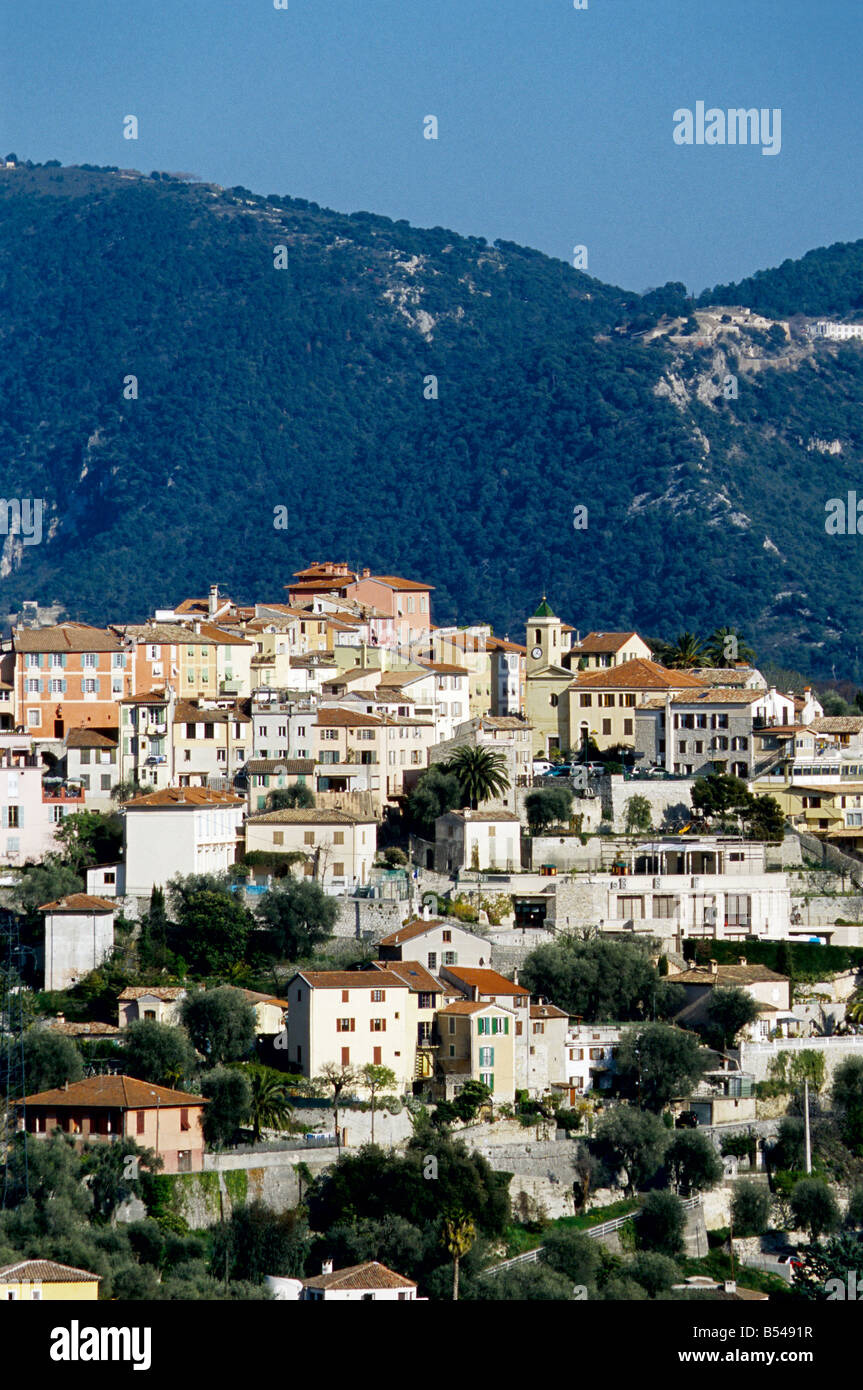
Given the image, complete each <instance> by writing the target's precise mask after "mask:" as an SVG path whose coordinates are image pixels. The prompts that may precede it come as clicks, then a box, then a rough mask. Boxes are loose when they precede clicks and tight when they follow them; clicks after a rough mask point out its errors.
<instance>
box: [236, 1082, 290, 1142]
mask: <svg viewBox="0 0 863 1390" xmlns="http://www.w3.org/2000/svg"><path fill="white" fill-rule="evenodd" d="M246 1075H247V1076H248V1078H249V1080H250V1081H251V1083H252V1105H251V1109H250V1111H249V1113H250V1115H251V1117H252V1129H253V1138H254V1140H255V1142H256V1143H257V1141H258V1140H259V1139H260V1137H261V1130H262V1129H284V1127H285V1125H286V1124H287V1123H288V1121H289V1120H290V1118H291V1116H292V1115H293V1113H294V1110H293V1106H292V1105H291V1103H290V1101H289V1100H288V1088H287V1086H286V1085H285V1082H284V1080H283V1078H282V1077H281V1076H280V1074H279V1073H278V1072H277V1071H274V1070H273V1068H272V1067H249V1068H248V1070H247V1072H246Z"/></svg>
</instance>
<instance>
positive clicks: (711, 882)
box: [555, 836, 791, 950]
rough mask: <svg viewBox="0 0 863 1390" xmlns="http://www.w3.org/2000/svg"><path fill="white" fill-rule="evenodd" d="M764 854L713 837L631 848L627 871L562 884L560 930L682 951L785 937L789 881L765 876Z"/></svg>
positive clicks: (760, 848)
mask: <svg viewBox="0 0 863 1390" xmlns="http://www.w3.org/2000/svg"><path fill="white" fill-rule="evenodd" d="M765 854H766V852H765V847H764V845H763V844H760V843H758V842H756V841H746V840H733V839H728V840H725V839H722V838H721V837H714V836H688V837H686V838H685V839H684V838H682V837H675V838H674V839H669V840H657V841H652V842H649V843H642V844H639V845H637V846H636V847H634V848H633V849H632V850H630V851H629V854H628V858H629V864H628V866H627V872H625V873H621V874H599V873H597V874H593V873H590V874H579V875H578V876H577V877H575V878H573V880H572V881H570V882H562V883H558V884H557V887H556V904H555V912H556V926H557V929H558V930H566V929H567V928H572V927H578V926H597V925H598V926H599V928H600V930H602V931H605V932H614V933H624V934H629V933H632V932H635V933H639V932H640V933H644V934H645V935H653V936H657V937H659V938H660V939H662V940H664V941H665V942H666V943H668V944H673V946H674V948H675V949H678V950H679V949H682V941H683V938H684V937H717V938H718V939H719V940H723V941H743V940H745V939H746V937H749V936H754V937H757V938H759V939H762V940H769V941H778V940H780V939H782V938H787V937H788V935H789V930H790V919H791V894H790V888H789V884H788V879H787V876H786V875H785V874H784V873H768V872H767V870H766V862H765Z"/></svg>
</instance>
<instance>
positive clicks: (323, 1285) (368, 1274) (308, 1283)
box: [303, 1260, 416, 1290]
mask: <svg viewBox="0 0 863 1390" xmlns="http://www.w3.org/2000/svg"><path fill="white" fill-rule="evenodd" d="M303 1284H304V1286H305V1288H307V1289H354V1290H361V1289H415V1288H416V1284H415V1283H414V1281H413V1280H412V1279H406V1278H405V1277H404V1275H403V1274H396V1273H395V1272H394V1271H393V1270H391V1269H387V1267H386V1265H382V1264H380V1263H379V1262H378V1261H377V1260H369V1261H368V1263H367V1264H361V1265H348V1266H347V1268H346V1269H335V1270H333V1272H332V1274H316V1275H315V1276H314V1278H312V1279H304V1280H303Z"/></svg>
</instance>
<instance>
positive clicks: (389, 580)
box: [366, 574, 434, 593]
mask: <svg viewBox="0 0 863 1390" xmlns="http://www.w3.org/2000/svg"><path fill="white" fill-rule="evenodd" d="M366 577H367V578H369V579H376V580H377V582H378V583H379V584H388V585H389V586H390V588H391V589H423V590H425V591H426V592H428V593H431V592H432V590H433V589H434V585H433V584H420V583H418V581H417V580H416V579H400V578H399V576H398V575H397V574H371V575H368V576H366Z"/></svg>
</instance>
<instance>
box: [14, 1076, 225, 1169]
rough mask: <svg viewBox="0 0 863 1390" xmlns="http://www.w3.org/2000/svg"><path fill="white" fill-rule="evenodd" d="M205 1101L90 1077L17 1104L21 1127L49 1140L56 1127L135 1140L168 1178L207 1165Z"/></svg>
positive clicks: (126, 1079) (131, 1080) (93, 1137)
mask: <svg viewBox="0 0 863 1390" xmlns="http://www.w3.org/2000/svg"><path fill="white" fill-rule="evenodd" d="M206 1104H207V1102H206V1100H205V1099H204V1098H203V1096H193V1095H187V1094H186V1092H185V1091H173V1090H170V1089H169V1088H168V1087H167V1086H154V1085H152V1084H151V1083H150V1082H149V1081H138V1080H136V1079H135V1077H133V1076H88V1077H85V1079H84V1080H83V1081H74V1082H72V1083H71V1085H70V1084H67V1085H65V1086H63V1087H61V1088H58V1089H57V1090H53V1091H38V1092H37V1093H36V1094H35V1095H32V1096H25V1097H24V1099H23V1100H19V1101H16V1102H15V1108H16V1113H17V1117H18V1128H19V1129H25V1128H26V1130H27V1133H28V1134H35V1135H49V1134H51V1133H53V1131H54V1130H55V1129H57V1128H59V1129H61V1130H63V1132H64V1133H66V1134H71V1135H74V1136H76V1138H77V1139H78V1140H80V1142H81V1143H83V1142H84V1141H85V1140H88V1139H89V1140H90V1141H93V1142H95V1141H99V1140H103V1141H105V1142H107V1143H110V1142H111V1141H112V1140H114V1139H117V1138H125V1139H134V1141H135V1143H136V1144H137V1145H138V1146H139V1147H140V1148H142V1149H153V1150H155V1152H156V1153H157V1154H159V1155H160V1157H161V1158H162V1160H163V1162H164V1165H165V1166H164V1168H163V1169H162V1171H163V1172H165V1173H200V1172H201V1170H202V1169H203V1166H204V1136H203V1133H202V1130H201V1120H202V1118H203V1114H204V1106H205V1105H206Z"/></svg>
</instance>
